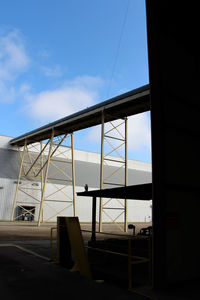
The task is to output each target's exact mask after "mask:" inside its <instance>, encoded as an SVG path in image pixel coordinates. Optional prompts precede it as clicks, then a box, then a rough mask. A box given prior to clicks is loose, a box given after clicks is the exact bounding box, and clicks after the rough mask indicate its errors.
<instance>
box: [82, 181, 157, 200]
mask: <svg viewBox="0 0 200 300" xmlns="http://www.w3.org/2000/svg"><path fill="white" fill-rule="evenodd" d="M77 196H84V197H102V198H117V199H130V200H131V199H132V200H151V199H152V183H144V184H137V185H129V186H125V187H117V188H111V189H102V190H93V191H87V192H78V193H77Z"/></svg>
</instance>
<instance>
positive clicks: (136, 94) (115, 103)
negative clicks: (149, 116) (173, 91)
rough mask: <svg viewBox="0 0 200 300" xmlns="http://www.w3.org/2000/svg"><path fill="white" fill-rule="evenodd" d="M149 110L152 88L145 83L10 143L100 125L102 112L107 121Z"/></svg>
mask: <svg viewBox="0 0 200 300" xmlns="http://www.w3.org/2000/svg"><path fill="white" fill-rule="evenodd" d="M148 110H150V88H149V85H145V86H142V87H140V88H137V89H135V90H132V91H130V92H127V93H125V94H122V95H119V96H117V97H114V98H111V99H109V100H107V101H104V102H101V103H99V104H96V105H94V106H91V107H89V108H86V109H84V110H81V111H79V112H77V113H75V114H72V115H69V116H67V117H64V118H62V119H59V120H57V121H55V122H52V123H49V124H47V125H45V126H42V127H40V128H38V129H35V130H33V131H30V132H28V133H25V134H23V135H21V136H19V137H16V138H14V139H12V140H11V141H10V144H11V145H13V146H23V145H24V143H25V140H26V141H27V144H31V143H34V142H40V141H43V140H46V139H48V138H50V137H51V134H52V130H54V136H58V135H61V134H68V133H72V132H74V131H77V130H81V129H85V128H88V127H92V126H95V125H99V124H101V122H102V112H104V118H105V122H109V121H113V120H116V119H120V118H124V117H128V116H131V115H134V114H138V113H142V112H145V111H148Z"/></svg>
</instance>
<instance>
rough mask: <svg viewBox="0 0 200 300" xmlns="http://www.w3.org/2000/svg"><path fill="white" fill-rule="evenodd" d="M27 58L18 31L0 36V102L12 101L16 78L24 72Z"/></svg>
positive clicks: (14, 93) (27, 63) (15, 89)
mask: <svg viewBox="0 0 200 300" xmlns="http://www.w3.org/2000/svg"><path fill="white" fill-rule="evenodd" d="M28 65H29V58H28V56H27V54H26V51H25V48H24V43H23V40H22V38H21V36H20V33H19V31H17V30H12V31H10V32H9V33H6V34H5V33H4V34H1V35H0V101H1V102H8V101H11V100H14V98H15V95H16V91H17V88H16V87H15V80H16V78H17V77H18V76H19V75H20V74H21V73H23V72H24V71H26V69H27V67H28Z"/></svg>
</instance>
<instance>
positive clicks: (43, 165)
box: [11, 130, 76, 226]
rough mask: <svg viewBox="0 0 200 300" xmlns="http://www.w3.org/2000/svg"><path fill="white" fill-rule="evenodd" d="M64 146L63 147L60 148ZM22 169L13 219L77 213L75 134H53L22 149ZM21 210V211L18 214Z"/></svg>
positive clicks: (40, 218)
mask: <svg viewBox="0 0 200 300" xmlns="http://www.w3.org/2000/svg"><path fill="white" fill-rule="evenodd" d="M61 145H62V147H60V146H61ZM19 155H20V169H19V175H18V180H17V186H16V192H15V197H14V202H13V208H12V215H11V220H12V221H14V220H21V219H23V220H26V218H28V217H27V216H29V218H30V219H32V220H33V219H34V220H37V224H38V226H39V225H40V223H41V222H42V223H43V222H48V221H52V220H54V219H55V217H56V216H58V215H62V214H63V213H65V215H66V213H67V215H73V216H75V215H76V202H75V169H74V142H73V134H61V135H56V136H55V135H54V130H52V134H51V137H50V138H49V139H48V140H46V141H43V142H40V143H32V144H29V145H27V142H26V141H25V144H24V146H23V147H21V148H19ZM19 211H20V213H19Z"/></svg>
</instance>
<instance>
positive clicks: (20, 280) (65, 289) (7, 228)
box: [0, 222, 199, 300]
mask: <svg viewBox="0 0 200 300" xmlns="http://www.w3.org/2000/svg"><path fill="white" fill-rule="evenodd" d="M135 225H136V233H137V232H138V231H139V230H140V229H141V228H143V227H146V226H149V225H150V224H149V223H139V224H135ZM55 226H56V224H54V223H51V224H44V225H41V226H40V227H37V226H36V224H34V223H18V222H17V223H11V222H0V295H1V297H2V299H3V297H4V299H8V300H9V299H13V298H15V299H24V298H28V299H36V298H41V297H45V298H47V297H48V299H55V298H56V297H61V296H62V297H63V296H64V297H73V299H74V300H76V299H80V298H82V297H83V298H84V299H95V300H98V299H101V300H102V299H109V300H110V299H114V298H115V299H116V300H117V299H123V300H126V299H127V300H128V299H132V300H147V299H155V300H168V299H169V300H175V299H177V300H179V299H180V300H184V299H185V300H189V299H190V300H192V299H195V300H196V299H198V298H199V283H198V282H197V283H192V284H191V285H190V284H187V285H185V286H181V287H174V288H171V289H168V290H165V291H154V290H152V288H151V287H150V286H142V287H139V288H138V289H136V290H134V291H127V290H124V289H121V288H119V287H117V286H116V285H110V284H109V285H108V284H106V283H105V282H104V283H97V282H96V281H94V280H92V279H90V278H84V277H82V276H80V275H79V274H78V273H76V272H73V273H72V272H70V271H69V270H67V269H65V268H63V267H61V266H59V265H57V264H55V263H53V262H51V261H50V260H49V249H50V230H51V228H52V227H55ZM81 227H82V229H84V230H91V225H90V224H81ZM104 231H110V232H114V233H119V230H118V227H116V226H115V225H109V224H106V225H105V226H104ZM55 233H56V232H54V246H53V256H54V258H55V255H56V243H55V238H56V237H55ZM127 234H132V231H131V230H129V232H128V233H127ZM83 237H84V239H85V240H88V239H89V238H90V233H89V234H88V233H84V234H83ZM103 237H104V235H103V236H102V235H101V238H103Z"/></svg>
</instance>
